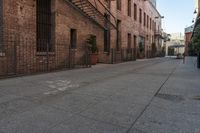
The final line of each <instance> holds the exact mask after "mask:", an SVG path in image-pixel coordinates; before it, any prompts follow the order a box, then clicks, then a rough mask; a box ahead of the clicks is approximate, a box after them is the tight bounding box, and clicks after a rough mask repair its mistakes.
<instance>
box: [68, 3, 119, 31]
mask: <svg viewBox="0 0 200 133" xmlns="http://www.w3.org/2000/svg"><path fill="white" fill-rule="evenodd" d="M66 1H67V2H68V3H69V4H70V5H71V6H73V7H74V8H75V9H76V10H77V11H79V12H80V13H81V14H82V15H84V16H86V17H87V18H88V19H90V20H91V21H92V22H94V23H96V24H97V25H99V26H100V27H101V28H103V29H106V30H108V29H113V28H114V29H116V23H117V22H116V18H115V17H114V16H113V14H112V13H111V12H110V11H109V9H108V8H107V7H106V6H105V5H104V4H103V3H102V2H101V1H99V0H66Z"/></svg>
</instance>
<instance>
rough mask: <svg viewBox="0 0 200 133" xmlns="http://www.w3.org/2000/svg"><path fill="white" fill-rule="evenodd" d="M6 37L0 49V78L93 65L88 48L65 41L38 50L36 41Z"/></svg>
mask: <svg viewBox="0 0 200 133" xmlns="http://www.w3.org/2000/svg"><path fill="white" fill-rule="evenodd" d="M4 38H6V39H4V44H3V46H2V47H1V49H0V78H4V77H8V76H20V75H30V74H36V73H44V72H52V71H57V70H64V69H75V68H87V67H91V65H90V58H89V52H88V50H87V49H86V48H82V50H81V52H79V51H77V50H75V49H71V48H69V47H68V46H67V45H66V44H65V43H63V44H55V45H54V50H53V51H48V50H47V51H42V52H38V51H37V45H36V41H31V40H26V39H22V38H20V39H16V38H15V37H4ZM47 45H48V44H47ZM46 47H48V46H45V48H46Z"/></svg>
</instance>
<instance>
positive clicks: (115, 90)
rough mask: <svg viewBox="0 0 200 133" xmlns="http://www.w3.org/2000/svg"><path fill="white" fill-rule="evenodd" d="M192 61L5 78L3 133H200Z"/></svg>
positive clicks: (199, 77) (0, 96)
mask: <svg viewBox="0 0 200 133" xmlns="http://www.w3.org/2000/svg"><path fill="white" fill-rule="evenodd" d="M193 60H194V59H193V58H188V59H187V61H186V62H187V63H186V64H182V63H181V60H175V59H168V58H157V59H152V60H145V61H136V62H128V63H122V64H116V65H99V66H96V67H93V68H91V69H79V70H72V71H63V72H56V73H49V74H43V75H35V76H27V77H19V78H13V79H6V80H0V133H143V132H146V133H173V132H175V133H177V132H181V133H199V130H200V128H199V126H198V125H199V123H200V113H199V109H200V101H199V96H200V88H199V86H200V82H199V81H200V71H199V70H197V69H196V68H195V67H194V64H193V63H192V61H193Z"/></svg>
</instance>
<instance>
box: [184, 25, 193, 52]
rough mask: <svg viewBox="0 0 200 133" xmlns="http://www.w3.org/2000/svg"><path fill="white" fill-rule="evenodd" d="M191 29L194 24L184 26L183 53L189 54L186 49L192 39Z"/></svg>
mask: <svg viewBox="0 0 200 133" xmlns="http://www.w3.org/2000/svg"><path fill="white" fill-rule="evenodd" d="M193 30H194V25H191V26H189V27H187V28H185V54H186V55H189V53H188V49H189V44H190V42H191V39H192V33H193Z"/></svg>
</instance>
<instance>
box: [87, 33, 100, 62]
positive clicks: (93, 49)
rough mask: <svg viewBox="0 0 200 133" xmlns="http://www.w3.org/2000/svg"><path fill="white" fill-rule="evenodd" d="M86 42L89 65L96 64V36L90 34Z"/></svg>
mask: <svg viewBox="0 0 200 133" xmlns="http://www.w3.org/2000/svg"><path fill="white" fill-rule="evenodd" d="M86 43H87V46H88V49H89V51H90V61H91V65H96V64H97V61H98V47H97V44H96V36H94V35H90V37H89V38H88V39H87V40H86Z"/></svg>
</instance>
